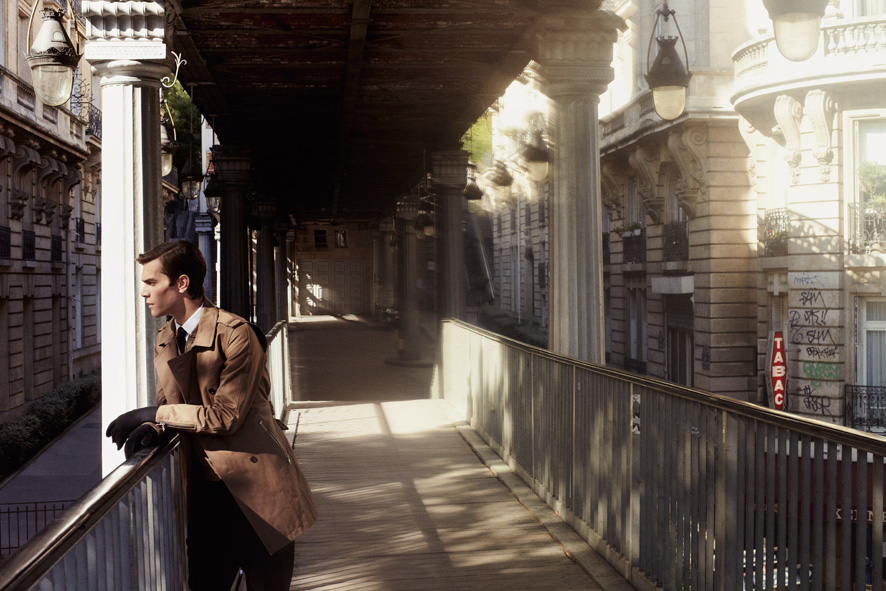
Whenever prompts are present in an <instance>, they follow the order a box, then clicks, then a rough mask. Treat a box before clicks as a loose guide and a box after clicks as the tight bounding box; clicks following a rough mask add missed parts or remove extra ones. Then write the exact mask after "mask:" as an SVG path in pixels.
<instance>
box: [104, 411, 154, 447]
mask: <svg viewBox="0 0 886 591" xmlns="http://www.w3.org/2000/svg"><path fill="white" fill-rule="evenodd" d="M156 416H157V407H156V406H146V407H144V408H137V409H135V410H130V411H129V412H125V413H123V414H122V415H120V416H119V417H117V418H116V419H114V420H113V421H111V424H110V425H108V430H107V431H105V436H106V437H110V438H111V441H113V442H114V443H115V444H117V449H120V448H121V447H123V443H124V442H125V441H126V440H127V439H128V438H129V435H130V434H131V433H132V432H133V431H135V429H136V427H138V426H140V425H142V424H143V423H153V422H154V419H155V417H156Z"/></svg>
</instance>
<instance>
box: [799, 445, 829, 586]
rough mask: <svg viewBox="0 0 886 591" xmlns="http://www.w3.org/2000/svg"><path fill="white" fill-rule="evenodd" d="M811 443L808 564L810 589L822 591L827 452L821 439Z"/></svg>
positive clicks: (826, 514) (827, 517)
mask: <svg viewBox="0 0 886 591" xmlns="http://www.w3.org/2000/svg"><path fill="white" fill-rule="evenodd" d="M812 443H813V446H814V449H813V454H814V458H815V459H814V463H815V470H814V474H815V476H814V478H813V480H812V482H813V483H814V484H813V487H812V490H813V502H812V523H813V526H814V527H813V531H812V560H810V561H809V562H810V564H812V565H814V567H813V568H814V571H813V578H812V589H813V591H822V585H821V583H822V580H823V579H824V572H823V571H822V566H823V565H824V563H825V555H824V526H825V523H826V522H827V521H828V520H829V517H830V516H829V515H828V513H827V509H826V507H825V501H824V498H825V492H826V489H827V486H828V482H827V481H826V480H825V479H824V464H825V455H826V454H827V452H826V451H825V449H826V446H825V442H824V441H823V440H821V439H813V440H812ZM815 571H817V572H815ZM804 572H807V571H804Z"/></svg>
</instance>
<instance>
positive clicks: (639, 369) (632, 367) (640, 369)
mask: <svg viewBox="0 0 886 591" xmlns="http://www.w3.org/2000/svg"><path fill="white" fill-rule="evenodd" d="M625 371H629V372H631V373H639V374H642V375H646V362H645V361H640V360H639V359H631V358H630V357H625Z"/></svg>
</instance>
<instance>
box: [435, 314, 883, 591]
mask: <svg viewBox="0 0 886 591" xmlns="http://www.w3.org/2000/svg"><path fill="white" fill-rule="evenodd" d="M441 338H442V342H441V344H440V351H441V367H440V371H439V375H440V378H441V379H440V383H439V388H440V389H439V395H440V396H441V397H444V398H446V399H447V400H449V401H450V402H451V403H452V404H453V405H454V406H455V407H456V408H457V409H459V411H460V412H462V413H463V414H464V416H465V418H466V419H467V420H468V421H469V422H470V424H471V426H472V427H473V428H474V429H475V430H476V431H477V432H478V433H479V434H480V435H481V436H482V437H483V438H484V439H485V440H486V441H487V442H488V443H489V445H490V446H491V447H492V448H493V449H495V450H496V452H497V453H498V454H499V455H501V456H502V458H503V459H504V460H505V461H507V462H508V463H509V465H510V466H511V467H512V468H514V469H515V471H516V472H517V473H518V474H520V475H521V477H522V478H523V479H524V480H525V481H526V482H527V483H528V484H529V485H530V486H532V487H533V488H534V490H535V491H536V492H537V493H538V494H539V495H540V496H541V497H542V498H543V499H545V500H546V501H547V503H548V504H549V505H551V507H553V508H554V509H555V510H556V511H557V512H558V514H559V515H560V516H562V517H563V518H564V519H565V520H566V521H567V522H568V523H569V524H570V525H571V526H572V527H573V529H575V530H576V531H577V532H578V533H579V534H580V535H582V536H583V537H584V538H585V539H586V540H587V541H588V542H589V543H590V544H591V545H592V546H593V547H594V548H595V549H596V550H597V551H598V552H599V553H600V554H601V555H603V556H604V557H605V558H606V559H607V560H608V561H609V562H610V563H611V564H612V565H613V566H614V567H615V568H616V569H618V570H619V572H620V573H621V574H622V575H623V576H624V577H625V578H626V579H628V580H629V581H630V582H631V584H633V585H634V586H635V587H636V588H638V589H650V590H651V589H654V588H662V589H667V590H677V589H681V590H684V591H693V590H700V589H714V590H717V591H739V590H750V589H773V588H779V589H784V588H789V589H802V590H804V591H820V590H825V589H826V590H828V591H830V590H838V589H839V590H842V591H849V590H850V589H856V590H862V589H865V588H866V585H870V583H867V581H868V580H870V581H873V582H874V583H873V585H874V587H875V588H878V589H881V588H882V586H883V584H884V582H886V581H884V578H883V553H884V549H886V547H884V535H883V534H884V532H883V529H884V528H883V523H884V516H886V513H884V457H886V439H883V438H881V437H876V436H871V435H867V434H865V433H862V432H859V431H856V430H853V429H848V428H844V427H839V426H834V425H831V424H828V423H824V422H820V421H815V420H810V419H803V418H800V417H798V416H795V415H792V414H788V413H782V412H778V411H774V410H770V409H767V408H764V407H760V406H756V405H753V404H749V403H745V402H741V401H737V400H733V399H731V398H728V397H722V396H717V395H715V394H711V393H708V392H703V391H700V390H694V389H690V388H684V387H680V386H676V385H673V384H670V383H667V382H663V381H660V380H656V379H652V378H646V377H642V376H637V375H632V374H627V373H624V372H620V371H618V370H614V369H612V368H608V367H604V366H597V365H592V364H588V363H583V362H580V361H577V360H574V359H570V358H567V357H563V356H559V355H556V354H553V353H551V352H549V351H546V350H543V349H538V348H534V347H531V346H528V345H524V344H522V343H519V342H516V341H512V340H510V339H507V338H504V337H501V336H498V335H494V334H492V333H489V332H486V331H483V330H481V329H478V328H475V327H472V326H470V325H467V324H464V323H462V322H459V321H446V322H444V323H443V325H442V327H441ZM786 583H788V584H786ZM867 588H870V587H867Z"/></svg>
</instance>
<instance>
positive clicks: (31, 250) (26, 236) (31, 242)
mask: <svg viewBox="0 0 886 591" xmlns="http://www.w3.org/2000/svg"><path fill="white" fill-rule="evenodd" d="M36 259H37V235H36V234H35V233H34V231H33V230H22V260H23V261H34V260H36Z"/></svg>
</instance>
